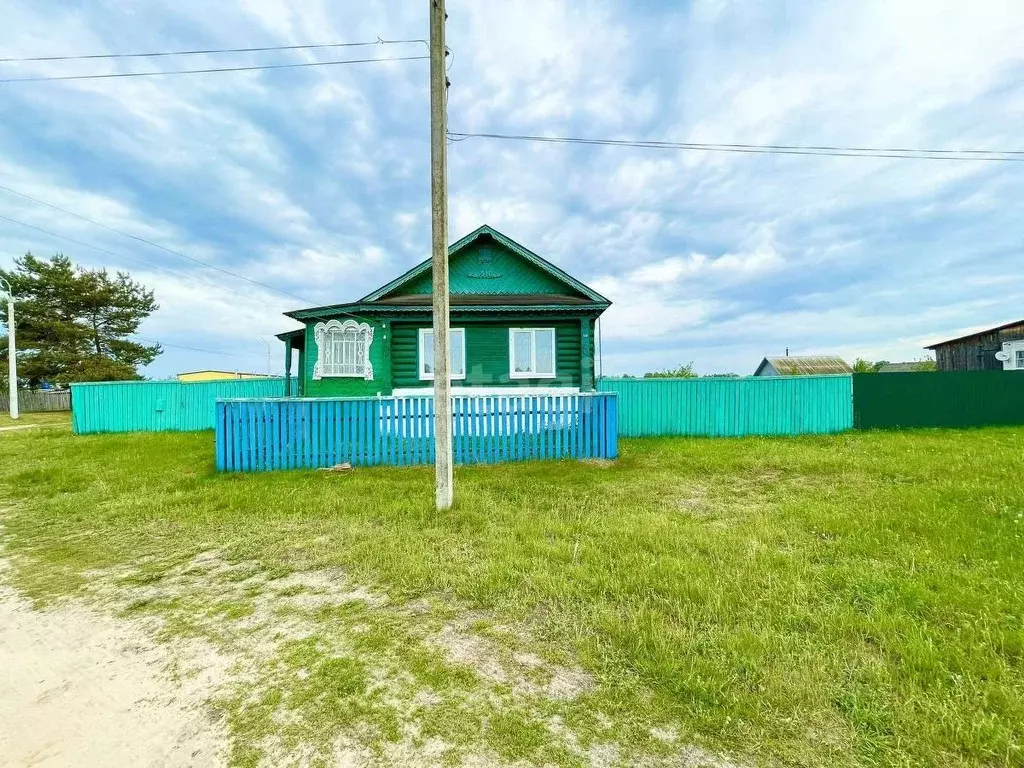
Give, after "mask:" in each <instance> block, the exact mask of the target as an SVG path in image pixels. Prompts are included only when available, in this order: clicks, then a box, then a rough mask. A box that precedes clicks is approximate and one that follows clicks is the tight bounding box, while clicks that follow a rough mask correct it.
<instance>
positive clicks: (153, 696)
mask: <svg viewBox="0 0 1024 768" xmlns="http://www.w3.org/2000/svg"><path fill="white" fill-rule="evenodd" d="M3 576H4V568H3V563H2V562H0V581H2V580H3ZM177 655H179V656H180V655H181V654H177ZM173 662H174V658H172V649H170V648H168V647H165V646H160V645H157V644H154V643H153V642H152V641H151V640H150V639H148V637H147V635H146V634H145V633H144V632H142V631H141V630H140V629H139V628H137V627H134V626H133V625H132V624H130V623H128V622H124V621H119V620H117V619H114V618H111V617H107V616H103V615H102V614H99V613H95V612H93V611H90V610H88V609H86V608H84V607H82V606H80V605H76V604H74V603H66V604H63V605H61V606H60V607H58V608H55V609H53V610H47V611H35V610H33V609H32V607H31V605H30V604H29V603H28V602H27V601H25V600H23V599H22V598H20V597H19V596H18V595H17V594H16V593H15V592H14V591H13V590H11V589H10V588H8V587H6V586H4V585H3V584H2V583H0V766H3V768H14V767H15V766H17V767H18V768H22V767H24V768H28V767H29V766H32V768H37V767H39V766H45V768H56V767H57V766H75V767H76V768H93V766H96V767H97V768H99V766H103V768H118V767H119V766H130V767H132V768H135V767H136V766H137V767H138V768H143V767H144V766H146V767H148V766H152V767H153V768H157V767H159V768H165V767H166V768H179V767H180V768H184V767H185V766H194V767H195V768H200V767H202V768H205V767H206V766H222V765H225V764H226V759H225V756H226V751H227V733H226V729H225V727H224V725H223V723H218V722H216V721H215V719H214V717H213V716H212V714H211V712H210V711H209V709H208V708H207V707H206V705H205V700H206V698H207V697H208V695H209V694H210V693H211V692H212V690H213V689H214V687H215V685H216V680H215V679H214V678H215V677H216V676H217V671H216V670H215V669H213V668H211V667H210V666H207V667H206V668H205V669H203V668H199V669H192V670H182V672H183V673H182V674H180V675H179V679H178V680H174V679H172V675H171V671H172V670H175V669H178V667H177V665H175V664H174V663H173Z"/></svg>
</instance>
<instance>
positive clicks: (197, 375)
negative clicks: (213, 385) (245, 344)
mask: <svg viewBox="0 0 1024 768" xmlns="http://www.w3.org/2000/svg"><path fill="white" fill-rule="evenodd" d="M266 378H269V377H268V376H267V375H266V374H263V373H243V372H242V371H188V372H187V373H179V374H178V381H218V380H220V379H266Z"/></svg>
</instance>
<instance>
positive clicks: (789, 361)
mask: <svg viewBox="0 0 1024 768" xmlns="http://www.w3.org/2000/svg"><path fill="white" fill-rule="evenodd" d="M768 365H770V366H771V367H772V368H774V369H775V372H776V373H777V374H778V375H779V376H813V375H815V374H817V375H822V374H837V373H853V368H851V367H850V364H849V363H847V362H846V361H845V360H843V358H841V357H839V356H838V355H791V356H790V355H786V356H784V357H781V356H780V357H766V358H765V359H764V360H762V361H761V364H760V365H759V366H757V372H756V373H755V374H754V375H755V376H756V375H757V373H760V372H761V371H762V370H763V369H764V368H765V366H768Z"/></svg>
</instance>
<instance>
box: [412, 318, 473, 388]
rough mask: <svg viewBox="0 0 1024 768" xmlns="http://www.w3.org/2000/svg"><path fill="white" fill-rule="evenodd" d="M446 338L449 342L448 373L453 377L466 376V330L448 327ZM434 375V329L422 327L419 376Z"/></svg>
mask: <svg viewBox="0 0 1024 768" xmlns="http://www.w3.org/2000/svg"><path fill="white" fill-rule="evenodd" d="M448 338H449V340H450V342H451V357H450V360H449V371H448V372H449V375H450V376H451V377H452V378H453V379H462V378H465V376H466V331H465V330H464V329H463V328H450V329H449V330H448ZM433 377H434V331H433V330H432V329H430V328H424V329H423V331H422V332H421V333H420V378H425V379H432V378H433Z"/></svg>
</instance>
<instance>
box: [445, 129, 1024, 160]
mask: <svg viewBox="0 0 1024 768" xmlns="http://www.w3.org/2000/svg"><path fill="white" fill-rule="evenodd" d="M448 135H449V136H450V137H451V138H452V140H454V141H465V140H466V139H502V140H508V141H529V142H537V143H546V144H585V145H599V146H610V147H634V148H643V149H674V150H688V151H695V152H735V153H740V154H769V155H810V156H825V157H879V158H891V159H899V160H947V161H955V160H973V161H989V162H1024V150H988V149H960V150H956V149H901V148H885V147H833V146H802V145H789V144H711V143H708V144H700V143H692V142H681V141H653V140H650V141H648V140H627V139H589V138H579V137H570V136H531V135H526V134H505V133H458V132H454V131H452V132H449V134H448Z"/></svg>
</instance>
